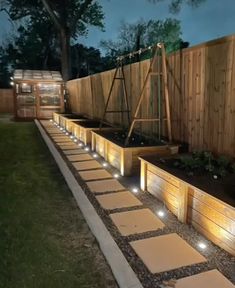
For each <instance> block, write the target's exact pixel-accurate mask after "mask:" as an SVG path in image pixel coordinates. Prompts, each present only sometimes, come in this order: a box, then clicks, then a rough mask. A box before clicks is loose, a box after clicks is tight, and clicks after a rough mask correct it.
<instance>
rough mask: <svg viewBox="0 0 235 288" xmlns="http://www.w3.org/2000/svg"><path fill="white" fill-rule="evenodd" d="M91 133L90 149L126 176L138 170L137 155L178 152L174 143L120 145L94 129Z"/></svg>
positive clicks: (165, 154)
mask: <svg viewBox="0 0 235 288" xmlns="http://www.w3.org/2000/svg"><path fill="white" fill-rule="evenodd" d="M91 134H92V150H94V151H96V152H97V153H98V154H100V155H101V156H102V157H104V159H105V160H106V161H107V162H109V163H110V164H111V165H112V166H114V167H115V168H117V169H118V170H119V171H120V173H121V175H122V176H128V175H131V174H133V173H134V172H136V171H138V169H139V167H140V161H139V159H138V157H139V156H143V155H151V154H154V155H156V154H157V155H164V156H167V155H171V154H176V153H178V146H176V145H162V146H143V147H122V146H119V145H117V144H116V143H113V142H112V141H110V140H108V139H106V138H105V137H104V136H102V135H100V134H99V133H96V132H95V131H92V132H91Z"/></svg>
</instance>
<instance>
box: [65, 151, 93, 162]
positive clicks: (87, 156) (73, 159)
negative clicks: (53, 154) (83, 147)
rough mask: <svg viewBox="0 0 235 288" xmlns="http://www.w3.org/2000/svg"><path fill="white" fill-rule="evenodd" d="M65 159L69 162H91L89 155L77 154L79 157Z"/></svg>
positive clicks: (73, 156)
mask: <svg viewBox="0 0 235 288" xmlns="http://www.w3.org/2000/svg"><path fill="white" fill-rule="evenodd" d="M67 158H68V159H69V161H71V162H75V161H86V160H92V159H93V157H91V155H89V154H87V153H84V154H79V155H70V156H67Z"/></svg>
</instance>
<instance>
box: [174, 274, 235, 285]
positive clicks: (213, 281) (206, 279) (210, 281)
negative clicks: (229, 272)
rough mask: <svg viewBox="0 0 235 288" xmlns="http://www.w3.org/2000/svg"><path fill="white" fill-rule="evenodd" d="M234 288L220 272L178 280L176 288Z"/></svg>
mask: <svg viewBox="0 0 235 288" xmlns="http://www.w3.org/2000/svg"><path fill="white" fill-rule="evenodd" d="M189 287H190V288H199V287H200V288H234V287H235V286H234V285H233V284H232V283H231V282H230V281H229V280H228V279H227V278H225V277H224V275H223V274H221V273H220V272H219V271H218V270H216V269H214V270H211V271H207V272H203V273H200V274H197V275H193V276H189V277H185V278H181V279H179V280H176V284H175V288H189Z"/></svg>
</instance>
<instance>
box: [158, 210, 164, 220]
mask: <svg viewBox="0 0 235 288" xmlns="http://www.w3.org/2000/svg"><path fill="white" fill-rule="evenodd" d="M157 215H158V216H159V217H161V218H163V217H164V216H165V212H164V211H163V210H159V211H158V212H157Z"/></svg>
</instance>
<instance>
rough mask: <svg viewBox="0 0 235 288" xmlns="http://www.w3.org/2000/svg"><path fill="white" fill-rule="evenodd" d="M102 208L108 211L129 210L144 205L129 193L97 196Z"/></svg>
mask: <svg viewBox="0 0 235 288" xmlns="http://www.w3.org/2000/svg"><path fill="white" fill-rule="evenodd" d="M96 199H97V200H98V202H99V204H100V206H101V207H102V208H104V209H106V210H113V209H118V208H127V207H134V206H140V205H143V204H142V203H141V202H140V201H139V199H137V198H136V197H135V196H134V195H132V194H131V192H129V191H124V192H116V193H112V194H106V195H100V196H96Z"/></svg>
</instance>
